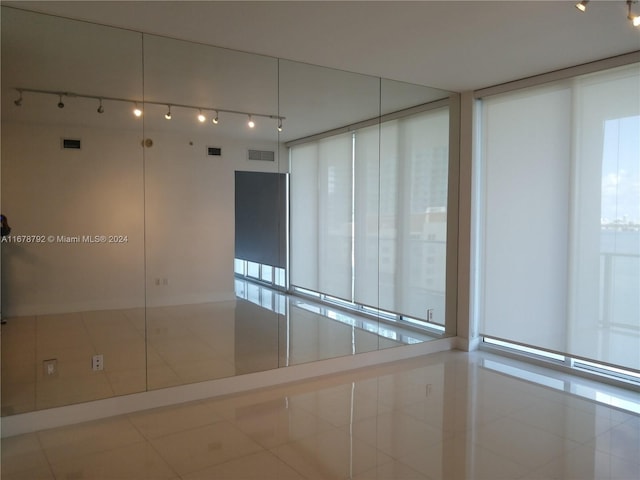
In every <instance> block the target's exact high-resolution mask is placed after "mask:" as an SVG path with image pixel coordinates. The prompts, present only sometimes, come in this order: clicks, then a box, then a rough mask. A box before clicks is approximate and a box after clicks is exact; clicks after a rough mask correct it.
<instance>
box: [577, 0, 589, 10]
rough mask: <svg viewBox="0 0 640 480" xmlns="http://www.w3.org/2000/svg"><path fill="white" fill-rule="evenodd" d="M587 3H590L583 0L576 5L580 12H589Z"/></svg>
mask: <svg viewBox="0 0 640 480" xmlns="http://www.w3.org/2000/svg"><path fill="white" fill-rule="evenodd" d="M587 3H589V0H582V1H581V2H578V3H576V8H577V9H578V10H580V11H581V12H586V11H587Z"/></svg>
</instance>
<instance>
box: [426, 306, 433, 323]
mask: <svg viewBox="0 0 640 480" xmlns="http://www.w3.org/2000/svg"><path fill="white" fill-rule="evenodd" d="M427 322H433V308H430V309H429V310H427Z"/></svg>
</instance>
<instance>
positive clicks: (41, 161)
mask: <svg viewBox="0 0 640 480" xmlns="http://www.w3.org/2000/svg"><path fill="white" fill-rule="evenodd" d="M1 74H2V123H1V128H2V152H1V153H2V165H1V166H2V170H1V173H2V177H1V199H2V207H1V213H2V215H3V216H4V219H5V220H4V223H3V232H2V235H3V236H2V243H0V249H1V261H2V263H1V268H2V272H1V273H2V278H1V280H2V319H3V321H5V323H3V324H2V327H1V333H2V336H1V339H2V345H1V347H2V415H12V414H17V413H23V412H28V411H33V410H38V409H46V408H51V407H55V406H61V405H69V404H75V403H80V402H87V401H91V400H97V399H102V398H107V397H112V396H116V395H126V394H130V393H136V392H144V391H148V390H157V389H161V388H166V387H174V386H179V385H185V384H190V383H194V382H202V381H209V380H215V379H219V378H225V377H230V376H235V375H243V374H246V373H253V372H260V371H266V370H271V369H275V368H282V367H287V366H291V365H298V364H301V363H307V362H314V361H319V360H324V359H328V358H334V357H339V356H346V355H355V354H359V353H364V352H373V351H376V350H378V349H382V348H389V347H401V346H404V345H409V344H414V343H420V342H424V341H429V340H433V339H438V338H442V336H443V335H445V329H444V325H445V324H446V322H448V321H450V322H451V321H453V322H454V323H455V319H454V318H452V317H451V318H449V317H450V316H448V312H446V311H445V303H446V302H445V298H446V297H447V295H448V292H447V291H446V288H445V280H446V274H447V273H446V271H447V270H446V269H447V263H446V262H447V242H450V241H451V240H450V239H447V235H446V231H447V219H448V217H449V216H450V215H451V212H449V210H448V204H447V195H448V193H449V192H448V189H447V184H448V183H447V182H448V181H449V180H450V178H449V176H448V171H449V166H450V162H451V161H450V158H449V156H450V150H449V142H450V127H449V123H450V113H449V102H448V99H449V93H448V92H443V91H441V90H435V89H431V88H428V87H424V86H418V85H409V84H405V83H402V82H396V81H390V80H384V79H380V78H376V77H371V76H366V75H360V74H355V73H351V72H345V71H339V70H334V69H330V68H325V67H320V66H315V65H309V64H304V63H299V62H293V61H288V60H283V59H277V58H272V57H266V56H261V55H254V54H250V53H245V52H238V51H233V50H228V49H223V48H218V47H215V46H207V45H202V44H195V43H191V42H187V41H181V40H177V39H171V38H166V37H162V36H157V35H149V34H146V33H141V32H133V31H130V30H119V29H116V28H111V27H105V26H101V25H95V24H91V23H86V22H78V21H74V20H69V19H63V18H58V17H52V16H47V15H42V14H37V13H33V12H27V11H22V10H18V9H15V8H11V7H6V6H3V7H2V70H1ZM454 213H455V212H454ZM9 227H10V229H11V230H10V231H9V230H8V228H9ZM449 248H451V247H450V246H449ZM447 331H448V332H451V329H448V330H447Z"/></svg>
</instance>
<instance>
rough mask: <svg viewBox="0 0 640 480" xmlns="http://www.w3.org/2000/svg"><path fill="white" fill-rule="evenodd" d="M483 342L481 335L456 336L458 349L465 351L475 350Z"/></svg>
mask: <svg viewBox="0 0 640 480" xmlns="http://www.w3.org/2000/svg"><path fill="white" fill-rule="evenodd" d="M481 342H482V338H481V337H475V338H471V339H469V338H462V337H456V344H455V348H456V349H457V350H462V351H464V352H473V351H474V350H478V348H479V347H480V343H481Z"/></svg>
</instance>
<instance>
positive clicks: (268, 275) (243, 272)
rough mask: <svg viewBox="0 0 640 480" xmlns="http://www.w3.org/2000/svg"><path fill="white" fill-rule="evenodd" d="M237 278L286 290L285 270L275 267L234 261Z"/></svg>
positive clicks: (237, 259)
mask: <svg viewBox="0 0 640 480" xmlns="http://www.w3.org/2000/svg"><path fill="white" fill-rule="evenodd" d="M234 272H235V274H236V277H239V278H248V279H251V280H257V281H260V282H262V283H265V284H267V285H269V286H272V287H279V288H280V289H284V288H286V274H285V269H284V268H279V267H273V266H271V265H264V264H260V263H255V262H249V261H247V260H242V259H239V258H236V259H234Z"/></svg>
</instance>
